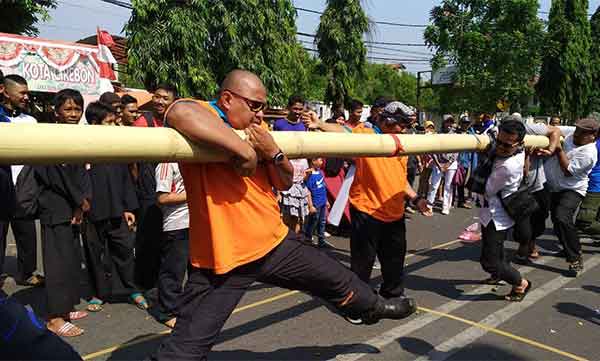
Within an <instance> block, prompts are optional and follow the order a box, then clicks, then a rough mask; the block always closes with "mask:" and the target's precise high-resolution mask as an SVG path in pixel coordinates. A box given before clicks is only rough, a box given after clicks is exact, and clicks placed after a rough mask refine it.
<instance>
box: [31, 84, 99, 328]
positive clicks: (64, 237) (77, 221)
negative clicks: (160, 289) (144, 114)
mask: <svg viewBox="0 0 600 361" xmlns="http://www.w3.org/2000/svg"><path fill="white" fill-rule="evenodd" d="M54 113H55V116H56V120H57V122H58V123H61V124H71V125H77V124H78V123H79V121H80V120H81V116H82V114H83V97H82V96H81V94H80V93H79V92H78V91H76V90H72V89H64V90H61V91H59V92H58V93H57V94H56V96H55V98H54ZM35 177H36V179H37V181H38V184H39V187H40V194H39V208H40V212H39V216H40V223H41V225H42V254H43V260H44V272H45V274H46V287H45V291H46V296H47V312H48V315H49V316H48V323H47V327H48V329H49V330H50V331H52V332H54V333H56V334H57V335H59V336H63V337H75V336H80V335H82V334H83V332H84V330H83V329H82V328H79V327H77V326H75V325H74V324H73V323H71V321H76V320H79V319H81V318H84V317H87V315H88V314H87V312H85V311H75V306H76V305H78V304H79V299H80V294H81V292H80V291H81V289H80V275H81V246H80V244H81V243H80V240H81V239H80V236H81V224H82V221H83V214H84V212H87V211H89V209H90V201H91V198H92V194H91V185H90V179H89V175H88V174H87V172H86V170H85V168H84V166H83V165H79V164H58V165H43V166H36V167H35Z"/></svg>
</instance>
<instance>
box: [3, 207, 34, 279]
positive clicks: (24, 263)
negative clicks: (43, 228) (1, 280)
mask: <svg viewBox="0 0 600 361" xmlns="http://www.w3.org/2000/svg"><path fill="white" fill-rule="evenodd" d="M1 206H2V205H0V207H1ZM9 223H10V227H11V229H12V232H13V235H14V236H15V242H16V244H17V278H19V279H21V280H22V281H25V280H27V279H28V278H29V277H31V276H32V275H33V272H35V269H36V267H37V234H36V231H35V221H34V220H30V219H13V220H11V221H10V222H9V221H0V273H2V272H3V271H4V259H5V253H6V236H7V234H8V225H9Z"/></svg>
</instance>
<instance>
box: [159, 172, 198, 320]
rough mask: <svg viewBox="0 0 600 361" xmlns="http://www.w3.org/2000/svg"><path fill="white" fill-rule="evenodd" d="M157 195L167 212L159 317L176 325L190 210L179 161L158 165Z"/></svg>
mask: <svg viewBox="0 0 600 361" xmlns="http://www.w3.org/2000/svg"><path fill="white" fill-rule="evenodd" d="M156 196H157V202H158V204H159V205H160V207H161V209H162V213H163V234H162V237H161V242H160V254H161V260H160V268H159V271H158V307H159V316H158V320H159V321H160V322H162V323H164V324H165V325H166V326H168V327H171V328H173V327H174V326H175V322H176V317H175V313H176V304H177V300H178V299H179V298H180V296H181V294H182V291H183V279H184V277H185V271H186V270H187V265H188V254H189V224H190V221H189V211H188V205H187V196H186V192H185V187H184V185H183V177H182V176H181V173H180V172H179V165H178V164H177V163H160V164H159V165H158V166H157V167H156Z"/></svg>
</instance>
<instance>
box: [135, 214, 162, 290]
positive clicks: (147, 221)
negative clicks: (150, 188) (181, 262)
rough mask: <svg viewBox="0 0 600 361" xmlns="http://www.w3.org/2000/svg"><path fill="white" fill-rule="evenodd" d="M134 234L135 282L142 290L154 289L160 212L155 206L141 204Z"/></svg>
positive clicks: (156, 271)
mask: <svg viewBox="0 0 600 361" xmlns="http://www.w3.org/2000/svg"><path fill="white" fill-rule="evenodd" d="M136 218H137V225H138V226H137V231H136V232H135V265H134V268H135V282H136V285H138V286H139V287H142V288H143V289H151V288H153V287H156V282H157V280H158V269H159V265H160V260H161V254H160V249H159V244H160V235H161V233H162V211H161V210H160V208H159V207H158V206H157V205H156V204H142V205H141V206H140V209H139V210H138V212H137V217H136Z"/></svg>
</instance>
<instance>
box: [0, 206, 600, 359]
mask: <svg viewBox="0 0 600 361" xmlns="http://www.w3.org/2000/svg"><path fill="white" fill-rule="evenodd" d="M474 214H475V212H473V211H466V210H453V213H452V214H451V215H450V216H442V215H439V214H436V215H435V216H434V217H433V218H424V217H421V216H414V217H413V218H412V219H411V220H410V221H409V223H408V235H409V252H410V257H409V258H408V259H407V265H408V266H407V276H406V286H407V293H408V294H409V295H410V296H413V297H416V298H417V300H418V302H419V305H420V309H419V312H418V314H417V315H414V316H412V317H410V318H408V319H406V320H402V321H384V322H380V323H379V324H377V325H373V326H353V325H350V324H349V323H347V322H346V321H344V320H343V319H341V318H340V317H339V316H336V315H334V314H332V313H330V312H329V311H328V310H327V308H326V307H325V306H324V305H323V304H322V303H321V301H319V300H318V299H314V298H312V297H311V296H309V295H306V294H302V293H298V292H291V291H288V290H283V289H279V288H274V287H270V286H268V285H263V284H256V285H254V286H253V287H252V289H251V290H250V292H248V293H247V294H246V296H245V297H244V298H243V299H242V302H241V303H240V305H239V307H238V309H237V310H236V312H235V314H234V315H233V316H232V317H231V318H230V320H229V321H228V322H227V324H226V326H225V328H224V330H223V333H222V334H221V337H220V339H219V341H218V344H217V345H216V346H215V348H214V351H213V353H211V355H210V358H211V359H212V360H257V359H258V360H330V359H337V360H344V361H350V360H412V359H419V360H421V359H423V360H424V359H427V360H430V359H433V360H569V359H572V360H585V359H588V360H594V359H598V358H599V356H598V355H600V342H599V341H600V333H599V332H598V327H599V326H600V299H599V297H598V296H599V293H600V281H598V276H597V275H598V272H599V271H600V267H599V266H600V249H597V248H594V247H591V246H589V245H585V246H584V252H585V259H586V266H585V273H584V274H583V275H581V276H580V277H578V278H576V279H573V278H568V277H565V276H564V272H565V271H566V268H567V267H566V263H565V261H564V260H562V259H558V258H555V257H552V256H550V253H551V252H553V251H556V250H558V248H557V245H556V239H555V238H554V237H552V236H551V235H550V234H548V235H546V236H544V237H543V240H542V242H541V248H542V249H541V251H542V254H543V255H544V257H542V258H541V259H540V261H538V262H537V263H536V264H532V265H530V266H519V267H520V269H521V272H522V273H523V274H524V275H525V277H526V278H528V279H530V280H531V281H532V282H533V289H532V291H531V293H530V294H529V295H528V296H527V298H526V299H525V301H524V302H522V303H512V304H511V303H508V302H506V301H504V300H503V299H502V297H501V296H502V295H504V294H506V293H508V291H509V287H508V286H502V287H493V286H487V285H482V284H481V283H480V280H482V279H484V278H486V277H487V274H486V273H484V272H483V271H482V270H481V267H480V265H479V263H478V258H479V252H480V245H479V244H478V243H465V242H460V241H457V240H456V238H457V236H458V234H460V232H461V230H462V229H463V228H464V227H465V226H467V225H468V224H471V223H473V222H474V220H473V215H474ZM331 241H332V243H333V244H334V245H335V246H336V249H335V250H333V251H331V254H332V255H333V256H335V257H337V258H338V259H340V260H341V261H342V262H347V261H348V257H349V253H348V240H347V239H344V238H332V239H331ZM508 246H509V247H512V248H514V244H511V243H509V244H508ZM510 252H511V251H509V253H510ZM13 264H14V262H13ZM373 277H374V278H373V282H374V283H376V282H378V281H379V280H380V278H379V274H378V273H375V274H374V275H373ZM5 289H8V291H9V292H14V293H15V295H16V297H19V298H20V299H21V300H23V302H26V303H30V304H32V305H33V306H34V308H36V309H38V310H39V311H40V312H41V313H43V304H42V303H41V302H40V300H43V290H41V289H33V290H32V289H19V288H16V287H12V286H10V285H8V286H6V287H5ZM79 325H81V326H82V327H84V328H85V330H86V333H85V335H84V336H82V337H79V338H77V339H72V340H70V342H71V343H72V344H73V345H74V346H75V348H76V349H77V350H78V351H79V352H80V353H81V354H82V355H83V356H84V358H85V359H87V360H138V359H142V358H144V357H145V356H146V355H148V354H149V353H151V352H152V351H153V350H154V349H155V348H156V347H157V345H158V344H159V343H160V341H161V340H162V339H163V338H164V337H167V336H166V334H167V332H168V330H167V329H166V328H165V327H163V326H162V325H160V324H158V323H157V322H155V321H154V320H153V319H152V318H151V317H150V316H149V315H148V314H147V313H145V312H143V311H140V310H138V309H136V308H135V307H134V306H132V305H129V304H111V305H108V306H107V307H106V309H105V310H104V311H103V312H101V313H98V314H92V315H91V316H90V317H88V318H87V319H84V320H82V321H80V322H79Z"/></svg>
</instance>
